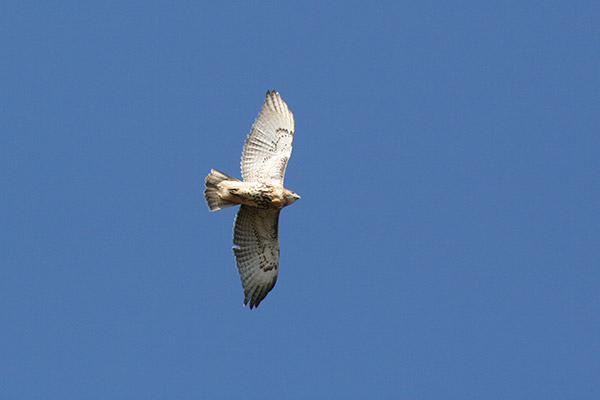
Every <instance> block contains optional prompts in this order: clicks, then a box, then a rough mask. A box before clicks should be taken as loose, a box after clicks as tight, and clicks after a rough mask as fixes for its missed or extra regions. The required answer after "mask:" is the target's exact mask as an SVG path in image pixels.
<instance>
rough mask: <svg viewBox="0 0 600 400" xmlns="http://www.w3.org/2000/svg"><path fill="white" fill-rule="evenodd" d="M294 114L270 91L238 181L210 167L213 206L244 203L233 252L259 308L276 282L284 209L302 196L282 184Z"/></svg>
mask: <svg viewBox="0 0 600 400" xmlns="http://www.w3.org/2000/svg"><path fill="white" fill-rule="evenodd" d="M293 139H294V116H293V115H292V112H291V111H290V109H289V108H288V106H287V104H285V102H284V101H283V100H282V99H281V96H280V95H279V93H277V92H276V91H274V90H273V91H270V92H267V97H266V99H265V103H264V104H263V107H262V109H261V110H260V113H259V114H258V117H257V118H256V121H254V125H252V130H251V131H250V133H249V134H248V138H247V139H246V144H245V145H244V151H243V152H242V163H241V166H242V177H243V181H239V180H237V179H235V178H232V177H231V176H229V175H226V174H224V173H222V172H219V171H216V170H214V169H213V170H211V171H210V174H208V176H207V177H206V190H205V191H204V196H205V197H206V203H207V204H208V208H209V209H210V211H216V210H220V209H221V208H225V207H230V206H235V205H237V204H241V207H240V209H239V211H238V213H237V216H236V217H235V223H234V228H233V243H234V244H235V245H236V246H234V247H233V253H234V254H235V259H236V262H237V268H238V272H239V274H240V279H241V280H242V287H243V288H244V305H246V304H248V303H250V308H251V309H252V308H253V307H258V305H259V304H260V302H261V301H262V300H263V299H264V298H265V296H266V295H267V293H269V291H270V290H271V289H273V286H275V282H276V281H277V269H278V267H279V237H278V234H277V225H278V222H279V212H280V211H281V209H282V208H283V207H285V206H288V205H290V204H292V203H293V202H295V201H296V200H298V199H299V198H300V196H298V195H297V194H296V193H294V192H292V191H291V190H287V189H285V188H284V187H283V177H284V175H285V169H286V167H287V163H288V160H289V159H290V156H291V154H292V140H293Z"/></svg>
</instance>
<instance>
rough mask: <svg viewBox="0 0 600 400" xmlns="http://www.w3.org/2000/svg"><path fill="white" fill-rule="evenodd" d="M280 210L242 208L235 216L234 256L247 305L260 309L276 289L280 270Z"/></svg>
mask: <svg viewBox="0 0 600 400" xmlns="http://www.w3.org/2000/svg"><path fill="white" fill-rule="evenodd" d="M278 223H279V210H268V209H260V208H256V207H250V206H247V205H242V206H241V207H240V210H239V211H238V213H237V215H236V217H235V223H234V228H233V243H234V244H236V245H237V246H234V247H233V253H234V254H235V259H236V263H237V267H238V273H239V274H240V280H241V281H242V287H243V289H244V305H246V304H248V303H250V308H253V307H258V305H259V304H260V302H261V301H262V300H263V299H264V298H265V297H266V296H267V293H269V291H271V289H273V286H275V282H276V281H277V270H278V268H279V237H278V233H277V229H278Z"/></svg>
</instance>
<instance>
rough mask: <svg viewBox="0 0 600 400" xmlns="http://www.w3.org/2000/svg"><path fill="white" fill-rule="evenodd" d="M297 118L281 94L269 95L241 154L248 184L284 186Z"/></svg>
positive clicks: (244, 176) (245, 179)
mask: <svg viewBox="0 0 600 400" xmlns="http://www.w3.org/2000/svg"><path fill="white" fill-rule="evenodd" d="M293 140H294V115H293V114H292V112H291V111H290V109H289V108H288V106H287V104H285V102H284V101H283V99H282V98H281V96H280V95H279V93H277V92H276V91H274V90H272V91H269V92H267V96H266V98H265V103H264V104H263V107H262V109H261V110H260V113H259V114H258V117H257V118H256V121H254V125H252V129H251V130H250V133H249V134H248V137H247V138H246V143H245V144H244V151H243V152H242V162H241V167H242V177H243V178H244V181H246V182H262V183H268V184H271V185H278V186H283V179H284V176H285V170H286V168H287V163H288V161H289V159H290V156H291V155H292V142H293Z"/></svg>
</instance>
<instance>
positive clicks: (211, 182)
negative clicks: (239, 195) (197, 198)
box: [204, 169, 238, 211]
mask: <svg viewBox="0 0 600 400" xmlns="http://www.w3.org/2000/svg"><path fill="white" fill-rule="evenodd" d="M237 180H238V179H235V178H233V177H231V176H229V175H227V174H224V173H222V172H219V171H217V170H216V169H211V170H210V174H208V176H207V177H206V190H205V191H204V197H205V198H206V204H208V208H209V210H210V211H217V210H220V209H221V208H225V207H231V206H235V205H236V204H238V203H234V202H232V201H229V200H224V199H223V198H221V195H220V194H219V187H218V186H219V183H221V182H223V181H237Z"/></svg>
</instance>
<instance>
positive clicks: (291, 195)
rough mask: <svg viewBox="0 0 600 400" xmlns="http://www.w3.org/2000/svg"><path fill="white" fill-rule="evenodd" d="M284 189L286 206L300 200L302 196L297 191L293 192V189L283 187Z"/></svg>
mask: <svg viewBox="0 0 600 400" xmlns="http://www.w3.org/2000/svg"><path fill="white" fill-rule="evenodd" d="M283 190H284V193H283V198H284V201H285V205H286V206H289V205H290V204H292V203H293V202H295V201H296V200H298V199H299V198H300V196H299V195H298V194H297V193H296V192H292V191H291V190H287V189H283Z"/></svg>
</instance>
